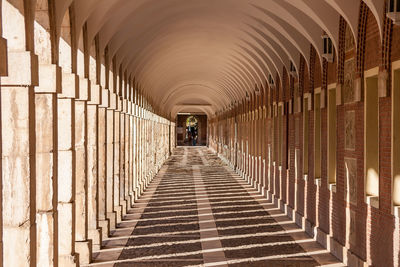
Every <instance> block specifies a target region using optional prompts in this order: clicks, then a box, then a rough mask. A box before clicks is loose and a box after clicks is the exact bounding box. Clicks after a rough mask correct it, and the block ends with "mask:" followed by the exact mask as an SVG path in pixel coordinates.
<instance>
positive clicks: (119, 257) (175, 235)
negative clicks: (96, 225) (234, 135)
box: [91, 147, 343, 267]
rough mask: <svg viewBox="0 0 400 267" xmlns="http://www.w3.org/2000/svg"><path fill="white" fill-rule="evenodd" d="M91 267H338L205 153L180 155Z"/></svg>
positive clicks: (179, 150)
mask: <svg viewBox="0 0 400 267" xmlns="http://www.w3.org/2000/svg"><path fill="white" fill-rule="evenodd" d="M103 245H104V248H103V249H102V250H101V251H99V252H95V254H94V263H93V264H91V265H92V266H96V265H99V266H173V267H175V266H282V267H283V266H291V267H295V266H296V267H297V266H343V265H342V264H340V263H339V262H338V261H337V260H336V258H334V257H333V256H332V255H331V254H329V253H328V252H327V251H326V250H325V249H323V248H322V247H321V246H320V245H318V244H317V243H316V242H315V241H314V240H313V239H311V238H310V237H309V236H307V235H306V234H305V233H304V232H303V231H302V230H301V229H299V228H298V227H297V225H295V224H294V223H293V222H291V221H290V220H289V219H288V218H287V217H285V216H284V214H283V213H282V212H281V211H280V210H279V209H277V208H276V207H275V206H274V205H272V204H271V203H270V202H269V201H267V200H266V199H265V198H263V197H262V196H260V195H259V194H257V192H256V191H255V190H254V189H252V188H251V187H250V186H248V185H247V184H246V183H245V182H244V180H242V179H241V178H240V177H239V176H238V175H237V174H236V173H234V172H233V171H231V170H230V169H229V168H228V167H227V166H225V164H224V163H223V162H222V161H221V160H219V159H218V158H217V157H216V156H215V155H214V154H212V153H211V152H210V151H209V150H207V148H201V147H181V148H177V149H176V151H175V153H174V155H173V156H172V157H171V158H170V160H169V161H168V162H167V163H166V164H165V165H164V167H163V168H162V170H161V171H160V173H159V174H158V175H157V177H156V178H155V179H154V181H153V182H152V184H151V185H150V186H149V188H148V190H147V191H146V193H145V194H144V195H143V196H142V198H141V199H140V201H139V202H138V203H137V204H136V206H135V207H134V208H133V209H132V210H131V211H130V213H129V215H127V216H126V217H125V218H124V221H123V222H122V223H121V224H120V225H119V226H118V229H117V230H116V231H115V232H114V233H113V234H112V237H110V238H109V239H107V240H105V241H104V242H103Z"/></svg>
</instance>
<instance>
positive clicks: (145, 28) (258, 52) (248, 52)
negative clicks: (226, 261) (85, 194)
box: [56, 0, 384, 114]
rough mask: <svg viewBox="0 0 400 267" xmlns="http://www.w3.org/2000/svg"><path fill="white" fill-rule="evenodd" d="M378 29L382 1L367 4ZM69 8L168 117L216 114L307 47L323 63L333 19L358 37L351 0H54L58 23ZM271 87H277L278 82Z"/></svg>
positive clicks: (354, 4) (334, 28)
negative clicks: (324, 44) (341, 20)
mask: <svg viewBox="0 0 400 267" xmlns="http://www.w3.org/2000/svg"><path fill="white" fill-rule="evenodd" d="M365 2H366V4H367V5H368V6H369V7H370V9H371V10H372V13H373V14H374V15H375V17H376V19H377V22H378V26H379V29H380V31H382V26H381V24H380V21H382V16H383V14H384V12H383V10H381V9H382V7H383V5H382V2H383V0H365ZM71 4H72V5H74V6H75V16H76V25H75V27H76V30H77V31H78V32H80V31H81V29H82V26H83V25H84V24H85V23H87V30H88V38H89V41H91V40H93V39H94V38H95V36H96V35H97V34H98V36H99V41H100V47H101V49H102V50H103V49H104V48H105V47H108V51H109V53H110V56H111V57H113V56H115V57H116V62H117V64H122V66H123V68H124V69H127V70H128V73H130V74H131V75H132V76H133V77H135V80H136V81H137V82H138V84H140V87H141V88H143V89H144V90H145V91H146V93H147V95H149V96H151V97H152V98H153V100H154V101H155V104H156V105H158V106H159V107H160V108H161V109H162V110H163V111H164V112H166V113H176V112H180V111H186V112H190V111H197V112H198V111H203V112H206V113H208V114H212V113H213V112H215V111H216V110H219V109H221V108H222V107H226V106H228V105H230V104H232V103H233V102H234V101H237V100H239V99H242V98H243V97H244V96H245V94H246V91H249V92H250V91H253V90H254V88H255V86H265V81H266V80H267V77H268V75H269V74H271V75H272V77H280V78H281V77H282V75H283V67H285V68H286V69H289V65H290V61H292V62H293V63H294V65H295V66H296V69H299V68H298V66H299V58H300V57H299V53H300V54H302V55H303V56H304V58H305V59H306V62H307V64H308V59H309V53H310V44H311V45H313V46H314V47H315V49H316V51H317V54H318V59H319V62H320V63H321V62H322V57H321V53H322V41H321V36H322V34H323V33H324V32H325V33H327V34H328V35H329V36H330V37H331V39H332V41H333V44H334V46H335V47H337V44H338V31H339V17H340V15H341V16H343V18H344V19H345V20H346V21H347V23H348V25H349V26H350V28H351V30H352V32H353V34H354V36H357V25H358V12H359V5H360V3H359V1H356V0H74V1H72V0H67V1H66V0H58V1H57V2H56V5H57V6H56V13H57V14H56V17H57V19H58V21H57V24H58V25H61V23H62V18H63V17H64V14H65V13H66V12H67V10H68V7H69V6H70V5H71ZM276 82H280V81H279V80H278V81H276Z"/></svg>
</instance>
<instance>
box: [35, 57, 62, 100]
mask: <svg viewBox="0 0 400 267" xmlns="http://www.w3.org/2000/svg"><path fill="white" fill-rule="evenodd" d="M61 73H62V72H61V68H60V67H59V66H57V65H55V64H50V65H47V64H46V65H39V85H38V86H36V87H35V93H61V86H62V83H61V79H62V74H61Z"/></svg>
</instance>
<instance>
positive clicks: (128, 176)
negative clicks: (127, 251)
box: [124, 100, 132, 212]
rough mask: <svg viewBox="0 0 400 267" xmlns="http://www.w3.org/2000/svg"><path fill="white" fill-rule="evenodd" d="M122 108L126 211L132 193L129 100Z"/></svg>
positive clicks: (129, 205)
mask: <svg viewBox="0 0 400 267" xmlns="http://www.w3.org/2000/svg"><path fill="white" fill-rule="evenodd" d="M124 110H125V114H124V116H125V146H124V147H125V163H124V168H125V179H124V202H125V203H126V208H127V210H126V211H125V212H127V211H128V209H129V208H131V203H132V195H131V192H132V191H131V190H130V188H131V175H132V164H131V162H132V156H131V154H132V144H131V141H132V137H131V115H130V111H131V104H130V101H128V100H125V101H124Z"/></svg>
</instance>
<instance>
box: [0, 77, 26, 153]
mask: <svg viewBox="0 0 400 267" xmlns="http://www.w3.org/2000/svg"><path fill="white" fill-rule="evenodd" d="M2 79H3V78H2ZM2 81H3V80H2ZM30 91H31V89H30V88H29V87H7V88H2V90H1V113H2V114H1V115H2V126H3V127H4V128H3V131H2V146H3V147H2V155H3V156H7V155H28V154H29V102H30V100H29V97H30V96H29V95H30ZM5 129H7V130H5Z"/></svg>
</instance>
